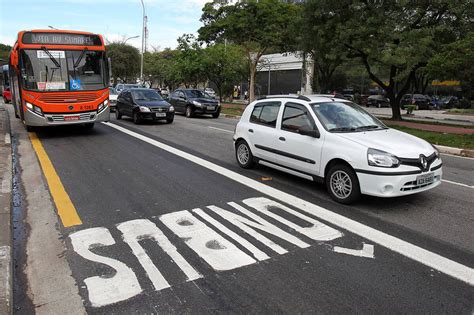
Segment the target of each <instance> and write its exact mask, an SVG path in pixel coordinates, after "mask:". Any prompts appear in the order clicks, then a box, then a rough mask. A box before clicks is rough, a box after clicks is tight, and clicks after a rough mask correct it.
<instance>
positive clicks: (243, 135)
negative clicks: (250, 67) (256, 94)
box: [234, 95, 442, 203]
mask: <svg viewBox="0 0 474 315" xmlns="http://www.w3.org/2000/svg"><path fill="white" fill-rule="evenodd" d="M234 141H235V153H236V159H237V162H238V164H239V165H240V166H241V167H243V168H250V167H252V166H253V165H254V164H255V163H259V164H263V165H266V166H270V167H273V168H276V169H278V170H281V171H285V172H288V173H291V174H293V175H297V176H300V177H303V178H307V179H311V180H315V181H322V182H324V183H325V184H326V187H327V189H328V191H329V193H330V195H331V197H332V198H333V199H334V200H336V201H338V202H341V203H351V202H354V201H355V200H357V199H358V198H359V197H360V195H361V194H366V195H372V196H378V197H395V196H403V195H409V194H414V193H418V192H422V191H426V190H429V189H431V188H434V187H436V186H438V185H439V184H440V183H441V177H442V162H441V158H440V156H439V152H438V151H437V150H436V148H435V147H434V146H432V145H431V144H430V143H428V142H426V141H424V140H422V139H419V138H417V137H414V136H412V135H409V134H406V133H404V132H401V131H398V130H394V129H390V128H388V127H387V126H385V125H384V124H383V123H382V122H381V121H379V120H378V119H377V118H375V117H374V116H372V115H370V114H369V113H367V112H366V111H365V110H364V109H362V108H361V107H360V106H358V105H356V104H354V103H352V102H350V101H348V100H344V99H338V98H331V97H321V96H311V95H309V96H302V95H299V96H296V95H295V96H292V95H283V96H278V95H277V96H268V97H266V98H264V99H259V100H257V101H254V102H252V103H251V104H249V105H248V106H247V108H246V109H245V111H244V113H243V115H242V117H241V119H240V121H239V123H238V124H237V126H236V129H235V134H234Z"/></svg>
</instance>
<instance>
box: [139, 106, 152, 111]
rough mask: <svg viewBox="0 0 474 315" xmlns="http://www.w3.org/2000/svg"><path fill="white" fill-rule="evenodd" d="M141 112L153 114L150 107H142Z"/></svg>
mask: <svg viewBox="0 0 474 315" xmlns="http://www.w3.org/2000/svg"><path fill="white" fill-rule="evenodd" d="M140 111H141V112H142V113H149V112H151V110H150V109H149V108H148V107H146V106H140Z"/></svg>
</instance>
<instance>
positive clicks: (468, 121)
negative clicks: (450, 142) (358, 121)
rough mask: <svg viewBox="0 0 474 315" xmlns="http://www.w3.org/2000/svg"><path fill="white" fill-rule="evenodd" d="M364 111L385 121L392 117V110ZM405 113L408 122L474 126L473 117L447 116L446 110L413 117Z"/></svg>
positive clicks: (418, 113)
mask: <svg viewBox="0 0 474 315" xmlns="http://www.w3.org/2000/svg"><path fill="white" fill-rule="evenodd" d="M364 109H365V110H366V111H368V112H369V113H371V114H373V115H375V116H377V117H379V118H383V119H385V118H391V117H392V109H391V108H375V107H364ZM405 113H406V111H403V110H402V116H403V119H404V120H406V121H410V120H421V121H426V122H433V123H435V122H437V123H445V124H451V125H460V126H474V116H473V115H453V114H445V113H446V111H445V110H416V111H414V112H413V114H414V115H413V116H406V115H405Z"/></svg>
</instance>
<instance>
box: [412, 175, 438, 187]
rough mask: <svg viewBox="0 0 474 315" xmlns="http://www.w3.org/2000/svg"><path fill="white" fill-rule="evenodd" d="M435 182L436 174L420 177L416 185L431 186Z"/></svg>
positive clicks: (417, 178)
mask: <svg viewBox="0 0 474 315" xmlns="http://www.w3.org/2000/svg"><path fill="white" fill-rule="evenodd" d="M433 181H434V173H430V174H424V175H419V176H417V177H416V185H417V186H420V185H426V184H431V183H432V182H433Z"/></svg>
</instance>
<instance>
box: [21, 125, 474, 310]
mask: <svg viewBox="0 0 474 315" xmlns="http://www.w3.org/2000/svg"><path fill="white" fill-rule="evenodd" d="M235 124H236V121H235V120H232V119H225V118H219V119H211V118H195V119H186V118H184V117H182V116H177V117H176V118H175V122H174V123H173V124H171V125H167V124H153V123H147V124H142V125H138V126H137V125H134V124H133V123H132V122H131V121H130V120H127V119H125V120H121V121H116V120H115V119H112V120H111V122H110V123H109V125H106V124H99V125H97V126H96V127H95V128H94V129H93V130H90V131H88V130H84V129H81V128H77V127H74V128H73V127H67V128H66V127H65V128H55V129H48V130H39V131H38V132H37V135H38V138H39V139H40V142H41V144H42V145H43V147H44V149H45V152H46V154H47V156H48V157H49V159H50V160H51V162H52V165H53V166H54V169H55V172H56V173H57V175H58V176H59V178H60V180H61V182H62V185H63V186H64V189H65V191H66V193H67V195H68V196H69V198H70V200H71V203H72V205H73V206H74V208H75V211H76V212H77V215H78V216H79V218H80V220H81V224H77V225H74V226H70V227H65V226H62V225H58V229H59V233H60V234H61V238H63V239H64V240H65V243H66V248H67V250H66V254H65V257H66V258H67V262H68V264H69V267H70V268H71V271H72V276H73V278H74V280H75V281H76V283H77V286H78V292H79V294H80V297H81V298H82V300H83V303H84V306H85V308H86V311H87V312H89V313H110V312H113V313H132V312H136V313H151V312H165V313H183V312H187V313H204V312H206V313H207V312H219V313H249V312H251V313H282V312H283V313H309V312H312V313H316V312H321V313H354V312H357V313H367V312H370V313H375V312H377V313H378V312H383V313H387V312H393V313H448V312H449V313H466V314H468V313H470V312H472V309H473V301H474V295H473V290H472V283H474V279H472V275H473V273H472V268H473V267H474V242H473V239H474V236H473V231H472V224H473V222H474V213H473V211H472V209H474V206H473V203H474V200H473V198H472V193H473V192H474V189H473V187H472V186H473V185H474V180H473V176H472V174H473V170H474V160H471V159H463V158H459V157H451V156H443V160H444V166H443V169H444V173H445V179H446V180H449V181H450V182H445V183H443V184H442V185H440V186H439V187H438V188H436V189H433V190H431V191H429V192H426V193H423V194H419V195H414V196H409V197H404V198H396V199H389V200H386V199H380V198H371V197H365V198H364V199H363V200H362V201H360V202H359V203H357V204H356V205H353V206H343V205H340V204H337V203H335V202H333V201H332V200H331V199H330V198H329V196H328V195H327V193H326V192H325V189H324V187H323V186H322V185H318V184H315V183H312V182H309V181H305V180H302V179H299V178H296V177H293V176H290V175H286V174H284V173H281V172H278V171H275V170H272V169H270V168H267V167H263V166H259V167H257V168H256V169H253V170H242V169H240V168H239V167H238V166H237V164H236V162H235V158H234V151H233V143H232V133H233V129H234V126H235ZM111 125H112V126H111ZM114 126H115V127H114ZM121 127H122V128H124V129H122V128H121ZM15 128H21V126H16V127H15ZM18 141H20V142H21V141H29V140H28V139H27V138H21V137H18ZM20 159H21V157H20ZM235 173H238V175H235ZM239 175H243V176H245V178H242V177H239ZM251 180H254V181H251ZM50 187H51V184H50ZM269 188H274V190H271V189H269ZM284 193H286V194H288V195H284ZM26 194H28V191H26ZM53 195H54V194H53ZM277 197H278V198H277ZM301 199H302V200H304V201H305V203H304V204H301V203H300V202H299V200H301ZM31 202H32V201H30V203H31ZM308 204H309V206H308ZM305 209H306V210H305ZM183 210H187V211H183ZM310 210H311V211H310ZM313 210H314V211H313ZM58 211H61V209H60V207H59V208H58ZM318 213H320V214H321V216H320V215H318ZM332 214H339V215H342V216H343V218H348V219H350V220H346V221H344V220H343V219H341V220H339V221H338V220H337V218H338V217H339V216H337V217H335V219H334V220H333V219H331V218H332V217H331V215H332ZM323 217H324V218H323ZM249 218H250V219H249ZM359 223H361V225H363V226H362V227H359V225H358V224H359ZM45 228H46V227H45ZM49 228H53V227H49ZM358 228H360V230H359V231H362V232H357V233H356V230H357V229H358ZM364 231H367V234H364ZM374 231H375V232H374ZM377 233H379V234H377ZM380 233H386V234H389V235H390V236H391V237H393V239H390V241H386V242H385V240H381V236H380V235H381V234H380ZM384 235H385V234H384ZM399 241H400V242H402V243H399ZM383 242H385V243H384V244H385V245H384V246H381V245H380V243H383ZM387 244H388V245H387ZM407 244H408V245H407ZM421 249H423V250H426V251H428V252H422V254H420V255H418V254H419V253H421ZM430 257H431V258H430ZM425 258H426V259H425ZM445 260H446V261H447V262H448V264H447V265H443V262H444V261H445ZM454 262H456V263H457V264H452V263H454ZM430 264H432V265H430ZM446 266H448V267H446ZM449 266H454V267H453V268H451V267H449ZM458 267H459V268H458ZM446 270H448V272H446ZM451 270H454V271H453V273H456V272H457V271H459V270H461V271H460V274H462V272H464V271H466V270H467V273H464V274H463V275H464V276H462V275H461V276H459V277H457V278H456V277H453V274H449V273H450V271H451ZM458 274H459V273H458ZM463 277H464V278H463ZM460 278H462V279H460ZM43 281H44V283H43V288H44V290H48V289H49V286H51V283H48V279H43ZM469 281H470V282H471V285H469V284H468V282H469ZM76 311H77V310H76Z"/></svg>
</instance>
